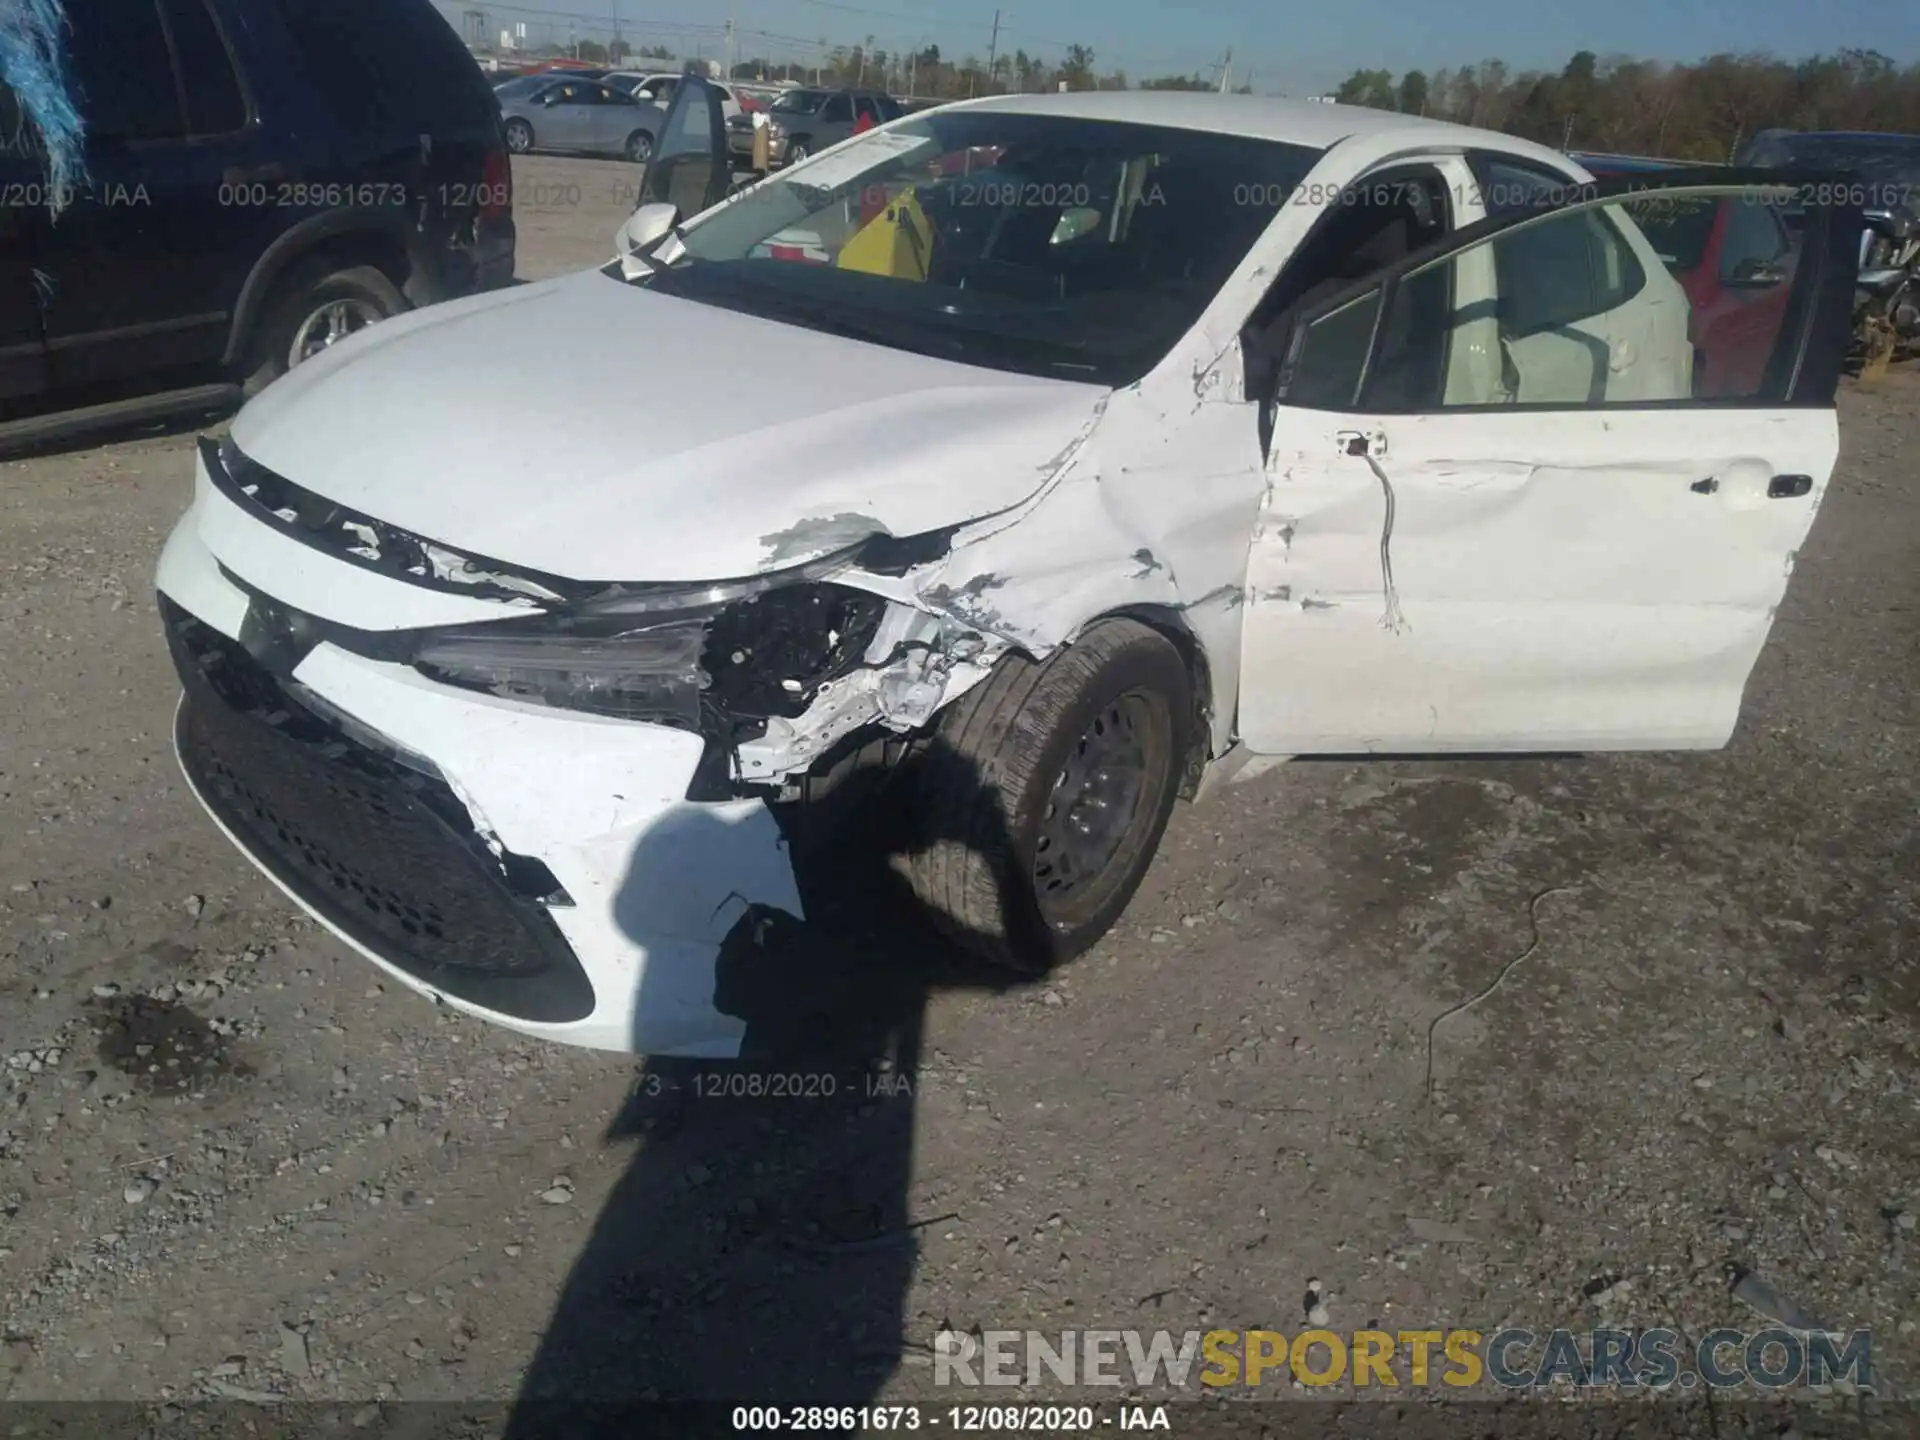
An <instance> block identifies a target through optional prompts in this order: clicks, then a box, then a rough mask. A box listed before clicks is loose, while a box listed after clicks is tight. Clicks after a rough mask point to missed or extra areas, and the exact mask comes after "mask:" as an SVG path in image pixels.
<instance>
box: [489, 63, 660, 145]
mask: <svg viewBox="0 0 1920 1440" xmlns="http://www.w3.org/2000/svg"><path fill="white" fill-rule="evenodd" d="M493 94H494V98H495V99H496V100H497V101H499V104H500V115H501V119H502V122H503V124H504V125H505V127H506V137H507V148H508V149H510V150H511V151H512V152H513V153H514V154H516V155H526V154H531V153H532V152H533V151H535V150H568V151H578V152H581V153H585V154H590V155H618V156H620V157H621V158H622V159H626V160H631V161H633V162H634V163H636V164H642V165H643V164H645V163H646V160H647V157H648V156H649V155H651V154H653V146H654V142H655V141H656V140H657V139H658V138H659V137H660V133H661V131H660V127H661V126H662V125H663V124H664V123H665V121H666V113H665V112H664V111H663V110H662V109H661V108H660V107H659V106H658V105H656V104H654V103H653V102H652V101H650V100H642V99H640V98H639V97H638V96H636V95H635V94H633V93H632V92H630V91H627V90H624V89H622V88H621V87H620V86H618V85H616V84H614V83H612V82H610V81H607V80H583V79H581V78H580V77H578V76H576V75H571V74H561V75H555V74H546V75H523V76H519V77H517V78H515V79H512V80H506V81H503V82H502V83H500V84H498V85H496V86H494V88H493Z"/></svg>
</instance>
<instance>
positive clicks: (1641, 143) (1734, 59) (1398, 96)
mask: <svg viewBox="0 0 1920 1440" xmlns="http://www.w3.org/2000/svg"><path fill="white" fill-rule="evenodd" d="M1335 98H1336V99H1338V100H1340V101H1342V102H1343V103H1345V104H1349V105H1368V106H1371V107H1373V108H1374V109H1377V110H1398V111H1403V112H1405V113H1407V114H1410V115H1429V116H1434V117H1437V118H1439V119H1443V120H1454V121H1458V122H1460V123H1461V124H1464V125H1479V126H1483V127H1485V128H1486V129H1489V130H1504V131H1506V132H1507V133H1509V134H1512V135H1519V136H1523V137H1524V138H1526V139H1528V140H1537V141H1539V142H1540V143H1541V144H1544V145H1551V146H1553V147H1554V148H1555V149H1567V150H1593V151H1602V152H1608V153H1613V154H1626V155H1654V156H1661V157H1664V158H1667V159H1673V160H1706V161H1716V162H1720V163H1726V162H1727V161H1729V160H1731V159H1732V157H1733V154H1734V152H1735V151H1736V150H1738V149H1739V147H1740V145H1741V142H1742V141H1744V140H1746V139H1747V138H1748V137H1749V136H1751V135H1753V134H1754V133H1755V132H1756V131H1759V130H1766V129H1771V128H1774V127H1782V128H1785V129H1790V130H1881V131H1894V132H1899V133H1920V64H1916V65H1908V66H1906V67H1905V68H1904V69H1903V68H1902V67H1900V66H1899V65H1897V64H1896V63H1895V62H1894V61H1893V60H1891V59H1889V58H1888V57H1887V56H1885V55H1882V54H1880V53H1879V52H1878V51H1874V50H1842V51H1841V52H1840V53H1839V54H1837V55H1816V56H1813V57H1812V58H1810V59H1806V60H1800V61H1787V60H1781V59H1777V58H1776V57H1774V56H1772V55H1711V56H1708V57H1707V58H1706V59H1704V60H1701V61H1698V62H1696V63H1694V64H1664V63H1662V62H1660V61H1656V60H1636V59H1633V58H1631V57H1627V56H1609V57H1607V58H1605V59H1602V58H1600V57H1599V56H1596V55H1595V54H1594V53H1593V52H1592V51H1591V50H1582V51H1580V52H1579V53H1578V54H1577V55H1575V56H1574V57H1573V58H1572V59H1571V60H1569V61H1567V63H1566V66H1565V67H1564V68H1563V69H1562V70H1561V71H1560V72H1559V73H1558V74H1553V73H1551V72H1548V71H1541V70H1523V71H1519V72H1517V73H1515V72H1510V71H1509V70H1508V68H1507V66H1506V65H1505V64H1504V63H1502V62H1501V61H1499V60H1484V61H1482V62H1481V63H1480V64H1478V65H1466V66H1462V67H1461V68H1459V69H1457V70H1436V71H1434V72H1433V73H1432V74H1431V75H1428V74H1427V73H1425V72H1423V71H1420V70H1409V71H1408V72H1407V73H1406V74H1404V75H1401V76H1399V77H1398V78H1397V79H1396V78H1395V77H1394V75H1393V74H1392V72H1390V71H1386V70H1356V71H1354V72H1353V74H1351V75H1349V76H1348V77H1347V78H1346V80H1344V81H1343V82H1341V85H1340V88H1339V89H1338V90H1337V91H1336V92H1335Z"/></svg>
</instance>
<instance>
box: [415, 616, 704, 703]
mask: <svg viewBox="0 0 1920 1440" xmlns="http://www.w3.org/2000/svg"><path fill="white" fill-rule="evenodd" d="M707 625H708V617H706V616H700V617H697V618H689V619H683V620H673V621H663V622H661V623H659V624H654V625H648V626H646V627H644V628H641V629H633V630H627V631H625V632H621V633H607V634H585V633H580V632H577V631H576V632H569V631H566V630H531V629H516V630H511V631H509V630H504V629H493V630H485V629H478V628H475V629H465V630H441V631H436V632H433V633H431V634H429V635H428V636H427V637H426V638H425V639H423V640H422V641H421V643H420V644H419V646H418V647H417V648H416V649H415V650H414V653H413V664H414V668H415V669H417V670H419V671H420V672H421V673H422V674H424V675H426V676H428V677H429V678H431V679H434V680H439V681H441V682H443V683H445V684H448V685H458V686H460V687H461V688H462V689H466V690H481V691H484V692H486V693H487V694H490V695H498V696H501V697H502V698H504V699H510V700H527V701H531V702H533V703H534V704H538V705H551V706H553V707H555V708H557V709H561V710H584V711H587V712H588V713H590V714H594V715H607V716H612V717H614V718H616V719H620V720H644V721H652V722H654V723H655V724H660V725H672V726H675V727H677V728H679V729H684V730H693V729H698V728H699V725H700V696H701V692H702V691H703V690H704V689H706V687H707V684H708V680H707V675H706V672H705V671H703V670H702V669H701V667H700V653H701V650H702V648H703V647H704V646H705V644H706V639H707Z"/></svg>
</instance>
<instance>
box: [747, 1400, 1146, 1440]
mask: <svg viewBox="0 0 1920 1440" xmlns="http://www.w3.org/2000/svg"><path fill="white" fill-rule="evenodd" d="M1168 1412H1169V1407H1168V1406H1165V1405H1132V1404H1129V1405H1116V1406H1110V1407H1109V1406H1093V1405H946V1406H931V1405H784V1406H783V1405H736V1406H735V1407H734V1410H733V1428H734V1429H735V1430H736V1431H740V1432H743V1433H744V1432H752V1431H783V1432H784V1431H794V1430H800V1431H808V1430H811V1431H821V1432H838V1431H853V1432H856V1433H861V1434H871V1433H874V1432H879V1431H892V1430H950V1431H953V1432H955V1433H958V1434H970V1433H980V1432H988V1433H992V1432H1003V1433H1004V1432H1009V1431H1017V1432H1022V1433H1034V1432H1040V1433H1080V1432H1094V1431H1099V1430H1102V1429H1111V1430H1164V1431H1171V1430H1172V1429H1173V1423H1172V1420H1171V1419H1170V1417H1169V1413H1168Z"/></svg>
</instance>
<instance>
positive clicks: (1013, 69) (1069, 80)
mask: <svg viewBox="0 0 1920 1440" xmlns="http://www.w3.org/2000/svg"><path fill="white" fill-rule="evenodd" d="M820 54H821V59H820V60H819V61H818V62H817V63H815V64H811V65H807V64H799V63H776V62H774V61H770V60H761V59H752V60H746V61H742V62H741V63H740V64H738V65H736V66H734V70H733V74H734V78H735V79H736V80H762V79H764V80H798V81H800V82H802V83H804V84H819V85H855V86H859V85H882V86H885V87H887V88H889V89H892V90H897V91H899V92H900V93H902V94H908V93H911V94H913V95H915V96H918V97H921V98H924V99H938V100H964V99H966V98H967V97H968V96H971V95H992V94H1003V93H1008V92H1016V91H1017V92H1022V93H1029V94H1030V93H1034V92H1038V91H1048V90H1058V89H1059V88H1060V87H1061V86H1062V85H1064V86H1066V88H1067V89H1069V90H1126V89H1129V88H1133V87H1131V86H1130V85H1129V82H1128V80H1127V74H1126V72H1125V71H1124V70H1109V71H1107V72H1105V73H1104V74H1103V73H1101V72H1100V70H1099V69H1098V68H1097V67H1096V66H1095V64H1094V57H1093V51H1092V50H1091V49H1089V48H1088V47H1087V46H1085V45H1069V46H1068V47H1067V53H1066V56H1065V57H1064V58H1063V59H1061V60H1060V61H1058V62H1054V61H1051V60H1048V59H1046V58H1045V57H1044V56H1040V55H1029V54H1028V53H1027V52H1026V51H1025V50H1018V49H1016V50H1013V51H1011V52H1009V53H1006V54H998V55H994V56H991V57H989V58H986V59H983V58H982V57H980V56H978V55H967V56H965V57H963V58H961V59H959V60H952V59H949V58H947V57H946V56H944V55H942V54H941V53H940V47H939V46H938V45H929V46H927V47H926V48H925V49H922V50H914V51H907V52H905V53H902V52H899V51H888V50H882V49H877V48H875V46H874V43H873V37H872V36H871V35H869V36H868V37H867V42H866V44H864V45H838V46H829V45H828V44H827V42H826V41H824V40H822V41H821V42H820ZM1138 88H1139V89H1142V90H1214V89H1217V88H1219V81H1218V80H1217V79H1216V80H1203V79H1201V78H1200V77H1199V76H1197V75H1192V76H1187V75H1172V76H1166V77H1162V78H1160V79H1154V80H1146V81H1142V82H1141V83H1140V85H1139V86H1138ZM1249 89H1250V87H1248V86H1245V85H1242V86H1240V87H1239V91H1240V93H1242V94H1246V93H1249Z"/></svg>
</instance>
